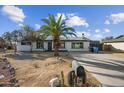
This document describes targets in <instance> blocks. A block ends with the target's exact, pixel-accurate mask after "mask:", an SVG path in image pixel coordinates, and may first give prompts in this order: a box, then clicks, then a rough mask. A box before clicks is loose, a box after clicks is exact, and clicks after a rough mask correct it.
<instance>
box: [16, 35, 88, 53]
mask: <svg viewBox="0 0 124 93" xmlns="http://www.w3.org/2000/svg"><path fill="white" fill-rule="evenodd" d="M60 40H61V47H60V49H59V50H61V51H89V45H90V40H89V39H88V38H86V37H84V36H82V37H70V38H68V39H67V38H64V37H61V38H60ZM31 43H32V45H33V46H32V51H53V50H54V48H53V39H52V37H48V38H47V39H45V40H44V41H40V40H38V41H35V42H29V41H26V40H21V41H19V42H17V51H30V50H31V46H30V44H31Z"/></svg>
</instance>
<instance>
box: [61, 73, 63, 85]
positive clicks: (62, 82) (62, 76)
mask: <svg viewBox="0 0 124 93" xmlns="http://www.w3.org/2000/svg"><path fill="white" fill-rule="evenodd" d="M61 87H64V73H63V71H61Z"/></svg>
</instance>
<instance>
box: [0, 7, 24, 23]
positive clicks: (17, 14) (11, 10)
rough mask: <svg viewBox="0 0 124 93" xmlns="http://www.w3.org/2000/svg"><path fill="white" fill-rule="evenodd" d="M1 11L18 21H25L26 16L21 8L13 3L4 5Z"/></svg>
mask: <svg viewBox="0 0 124 93" xmlns="http://www.w3.org/2000/svg"><path fill="white" fill-rule="evenodd" d="M1 11H2V13H3V14H5V15H7V16H8V17H9V19H11V20H12V21H14V22H16V23H20V22H23V21H24V18H25V17H26V16H25V14H24V12H23V10H22V9H21V8H19V7H17V6H13V5H7V6H3V7H2V10H1Z"/></svg>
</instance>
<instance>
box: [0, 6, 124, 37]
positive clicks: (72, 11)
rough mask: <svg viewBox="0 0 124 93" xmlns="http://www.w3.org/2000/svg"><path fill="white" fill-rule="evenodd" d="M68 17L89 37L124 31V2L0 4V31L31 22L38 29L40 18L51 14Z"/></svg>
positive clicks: (79, 34)
mask: <svg viewBox="0 0 124 93" xmlns="http://www.w3.org/2000/svg"><path fill="white" fill-rule="evenodd" d="M61 13H62V14H63V19H66V18H68V20H67V22H66V23H67V25H68V26H72V27H73V28H75V30H76V32H77V35H78V36H81V33H84V34H85V35H86V36H87V37H89V38H90V39H101V38H104V37H107V36H115V37H116V36H118V35H121V34H124V6H95V5H94V6H91V5H89V6H88V5H81V6H71V5H69V6H43V5H41V6H37V5H35V6H29V5H27V6H24V5H23V6H0V35H2V34H3V33H4V32H6V31H10V32H11V31H13V30H14V29H19V28H20V27H21V26H22V25H23V24H28V25H30V26H32V27H34V28H35V29H38V28H39V27H40V26H41V25H43V23H42V21H41V19H43V18H47V17H48V14H54V15H55V16H56V18H57V17H59V16H60V14H61Z"/></svg>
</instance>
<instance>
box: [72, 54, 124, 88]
mask: <svg viewBox="0 0 124 93" xmlns="http://www.w3.org/2000/svg"><path fill="white" fill-rule="evenodd" d="M70 54H71V55H72V56H73V57H74V58H75V59H76V60H78V62H79V63H81V64H82V65H83V66H84V67H85V68H86V69H87V70H88V71H89V72H91V73H92V75H93V76H94V77H96V78H97V79H98V80H99V81H100V82H101V83H102V85H103V86H107V87H108V86H110V87H114V86H118V87H119V86H120V87H122V86H123V87H124V58H120V57H117V56H114V55H112V54H93V53H82V52H71V53H70Z"/></svg>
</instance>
